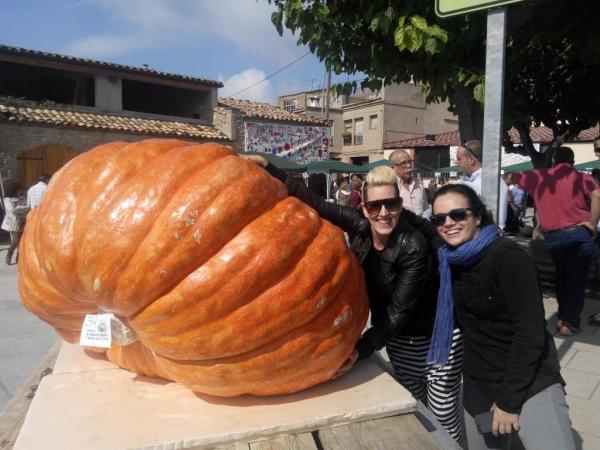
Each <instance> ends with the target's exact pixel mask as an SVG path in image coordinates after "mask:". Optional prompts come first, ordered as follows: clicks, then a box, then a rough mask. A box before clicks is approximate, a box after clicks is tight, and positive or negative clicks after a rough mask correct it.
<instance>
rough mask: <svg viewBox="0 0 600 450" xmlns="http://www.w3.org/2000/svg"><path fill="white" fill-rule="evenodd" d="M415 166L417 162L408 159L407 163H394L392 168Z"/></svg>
mask: <svg viewBox="0 0 600 450" xmlns="http://www.w3.org/2000/svg"><path fill="white" fill-rule="evenodd" d="M414 165H415V160H414V159H408V160H406V161H402V162H399V163H394V164H392V167H396V166H400V167H408V166H414Z"/></svg>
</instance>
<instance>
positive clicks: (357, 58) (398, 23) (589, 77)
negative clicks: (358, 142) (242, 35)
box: [269, 0, 600, 157]
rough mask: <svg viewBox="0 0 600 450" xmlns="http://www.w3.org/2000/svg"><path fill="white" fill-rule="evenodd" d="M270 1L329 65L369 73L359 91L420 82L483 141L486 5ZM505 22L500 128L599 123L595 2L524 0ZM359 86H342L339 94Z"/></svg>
mask: <svg viewBox="0 0 600 450" xmlns="http://www.w3.org/2000/svg"><path fill="white" fill-rule="evenodd" d="M269 1H270V2H271V3H273V4H274V5H275V12H274V13H273V15H272V21H273V23H274V24H275V26H276V27H277V30H278V31H279V33H280V34H281V33H282V32H283V28H284V27H285V28H288V29H290V30H292V32H298V43H301V44H306V45H308V46H309V48H310V50H311V51H312V52H313V53H314V54H316V55H317V56H318V57H319V58H320V59H321V60H322V61H324V62H325V64H326V65H327V66H328V67H330V68H331V69H332V70H333V71H334V72H336V73H338V74H340V73H343V72H347V73H356V72H363V73H365V74H366V75H367V76H368V78H367V79H365V80H363V82H362V83H361V86H360V87H362V88H364V87H368V88H371V89H378V88H380V87H381V84H382V80H385V83H386V84H390V83H402V82H410V81H414V82H418V83H419V84H420V85H421V86H422V87H423V89H424V92H425V93H426V95H427V101H428V102H435V101H444V100H448V101H449V103H450V105H451V109H452V110H454V111H456V112H457V113H458V116H459V127H460V131H461V135H462V137H463V138H479V139H481V137H482V133H483V108H482V104H483V100H484V92H485V83H484V82H485V39H486V13H485V12H476V13H471V14H467V15H462V16H456V17H451V18H446V19H442V18H439V17H437V16H436V15H435V12H434V0H395V1H394V0H269ZM507 23H508V27H507V36H508V37H507V54H506V70H505V111H504V125H505V128H506V129H509V128H510V127H511V126H515V127H517V129H519V130H520V131H521V134H522V135H523V133H524V132H525V130H528V128H529V126H530V125H531V124H536V125H538V124H540V123H542V122H543V123H544V124H545V125H546V126H549V127H551V128H552V129H553V130H554V133H555V136H556V137H557V142H560V141H561V140H562V139H565V138H570V137H573V136H575V135H577V133H578V132H579V131H581V130H582V129H584V128H587V127H589V126H592V125H593V124H595V123H597V122H598V119H599V118H600V82H599V80H600V33H599V32H598V30H600V14H598V13H597V0H528V1H526V2H523V3H517V4H515V5H513V6H510V7H509V8H508V18H507ZM356 87H357V85H356V82H354V83H346V84H344V85H341V86H338V91H339V92H340V93H349V91H351V90H352V89H355V88H356ZM523 141H524V143H525V144H529V145H528V151H529V152H530V151H532V149H533V147H532V146H531V144H530V142H528V139H527V138H526V137H525V138H524V139H523ZM513 151H519V152H524V151H523V149H520V150H519V149H513ZM535 156H536V155H534V157H535Z"/></svg>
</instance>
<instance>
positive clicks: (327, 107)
mask: <svg viewBox="0 0 600 450" xmlns="http://www.w3.org/2000/svg"><path fill="white" fill-rule="evenodd" d="M330 92H331V68H329V67H327V92H326V95H325V120H329V96H330Z"/></svg>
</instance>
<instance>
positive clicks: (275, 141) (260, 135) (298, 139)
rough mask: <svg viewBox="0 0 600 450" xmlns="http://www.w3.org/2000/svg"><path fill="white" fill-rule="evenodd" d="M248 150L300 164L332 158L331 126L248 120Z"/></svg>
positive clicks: (246, 124)
mask: <svg viewBox="0 0 600 450" xmlns="http://www.w3.org/2000/svg"><path fill="white" fill-rule="evenodd" d="M244 128H245V132H246V138H245V144H244V146H245V149H244V150H245V151H247V152H264V153H272V154H274V155H277V156H281V157H282V158H287V159H290V160H292V161H294V162H296V163H298V164H308V163H310V162H312V161H318V160H321V159H328V158H329V142H330V137H331V128H330V127H315V126H312V125H283V124H279V123H267V122H264V123H261V122H246V123H245V126H244Z"/></svg>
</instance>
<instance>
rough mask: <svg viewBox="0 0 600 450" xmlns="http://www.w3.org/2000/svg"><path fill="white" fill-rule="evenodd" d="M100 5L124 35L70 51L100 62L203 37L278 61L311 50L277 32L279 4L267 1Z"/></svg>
mask: <svg viewBox="0 0 600 450" xmlns="http://www.w3.org/2000/svg"><path fill="white" fill-rule="evenodd" d="M95 4H96V5H97V6H98V7H99V8H101V9H104V10H105V11H107V12H108V14H110V15H111V17H112V18H113V21H114V22H115V24H116V25H117V26H118V27H120V28H121V29H122V30H123V31H122V32H121V33H119V32H118V31H117V32H116V33H115V34H114V35H111V36H112V37H110V39H109V37H108V36H103V35H98V36H88V37H86V38H83V39H81V40H77V41H75V42H72V43H70V44H69V45H68V46H67V47H66V50H67V51H68V52H70V53H72V54H76V55H77V56H87V57H89V58H99V57H105V56H113V55H116V54H119V53H125V52H127V51H132V50H136V49H145V48H159V47H165V46H168V45H170V44H173V43H177V42H180V41H181V40H182V39H203V38H204V39H208V40H210V39H220V40H224V41H228V42H230V43H231V44H233V45H234V46H235V47H236V48H237V49H238V50H239V51H241V52H244V53H245V54H248V55H250V56H252V57H259V58H261V59H264V60H269V61H276V62H277V63H286V62H290V61H291V60H294V59H295V58H297V57H299V56H301V55H302V54H303V53H305V52H306V47H298V46H297V45H296V38H295V37H293V36H292V35H291V33H289V32H287V33H285V34H284V36H283V37H280V36H279V35H278V34H277V31H276V30H275V27H274V26H273V24H272V23H271V13H272V12H273V6H272V5H270V4H269V3H268V2H267V1H266V0H259V1H257V0H219V1H215V0H127V1H122V0H96V1H95ZM111 41H112V42H111ZM86 45H87V47H86ZM83 52H85V54H84V53H83Z"/></svg>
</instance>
